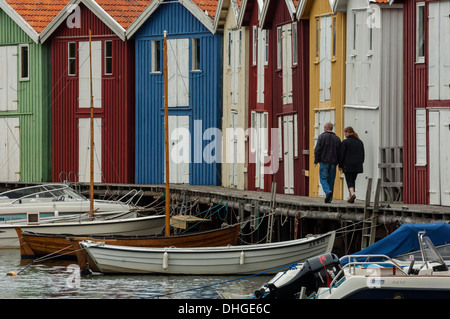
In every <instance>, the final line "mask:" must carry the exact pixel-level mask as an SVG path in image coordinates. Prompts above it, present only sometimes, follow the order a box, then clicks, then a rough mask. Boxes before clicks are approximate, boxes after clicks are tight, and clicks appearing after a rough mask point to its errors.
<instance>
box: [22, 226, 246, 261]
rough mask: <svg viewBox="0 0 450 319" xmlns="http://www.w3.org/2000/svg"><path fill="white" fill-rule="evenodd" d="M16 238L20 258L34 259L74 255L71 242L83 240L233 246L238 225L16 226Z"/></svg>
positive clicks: (117, 242)
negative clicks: (136, 230) (91, 231)
mask: <svg viewBox="0 0 450 319" xmlns="http://www.w3.org/2000/svg"><path fill="white" fill-rule="evenodd" d="M16 231H17V235H18V237H19V240H20V249H21V255H22V258H35V257H41V256H46V255H49V254H56V255H58V254H61V255H64V256H75V255H76V252H75V251H76V250H77V247H79V246H78V245H77V244H75V242H80V241H83V240H90V241H102V242H105V243H106V244H108V245H120V246H136V247H209V246H211V247H214V246H226V245H236V244H237V241H238V237H239V226H238V225H235V226H229V227H224V228H221V229H217V230H211V231H205V232H198V233H191V234H186V235H178V236H170V237H165V236H133V237H129V236H96V237H92V236H89V237H88V236H87V235H85V236H80V237H77V236H74V235H71V234H68V235H63V234H61V235H59V234H58V235H50V234H38V233H30V232H23V231H22V230H21V229H20V228H17V229H16Z"/></svg>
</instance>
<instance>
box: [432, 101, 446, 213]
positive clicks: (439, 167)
mask: <svg viewBox="0 0 450 319" xmlns="http://www.w3.org/2000/svg"><path fill="white" fill-rule="evenodd" d="M428 126H429V132H430V156H429V158H430V165H429V167H430V204H431V205H443V206H450V165H449V164H448V163H449V162H450V148H449V147H448V141H449V140H450V108H446V109H437V110H431V109H430V113H429V124H428Z"/></svg>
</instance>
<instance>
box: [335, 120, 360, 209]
mask: <svg viewBox="0 0 450 319" xmlns="http://www.w3.org/2000/svg"><path fill="white" fill-rule="evenodd" d="M344 136H345V140H344V141H343V142H342V145H341V151H340V156H339V169H340V170H341V171H343V172H344V175H345V181H346V182H347V187H348V191H349V197H348V200H347V202H348V203H354V202H355V199H356V195H355V182H356V177H357V176H358V174H359V173H362V172H363V163H364V143H363V142H362V141H361V140H360V139H359V136H358V134H356V132H355V131H354V130H353V128H352V127H351V126H347V127H346V128H345V129H344Z"/></svg>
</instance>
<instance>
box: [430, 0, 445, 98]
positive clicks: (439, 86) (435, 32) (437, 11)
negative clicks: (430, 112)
mask: <svg viewBox="0 0 450 319" xmlns="http://www.w3.org/2000/svg"><path fill="white" fill-rule="evenodd" d="M428 15H429V18H428V21H429V25H428V30H429V32H428V36H429V37H428V38H429V44H428V50H429V51H428V52H429V54H428V55H429V60H430V61H429V66H428V78H429V83H428V87H429V91H428V94H429V99H430V100H449V99H450V37H449V33H450V1H436V2H430V3H429V14H428Z"/></svg>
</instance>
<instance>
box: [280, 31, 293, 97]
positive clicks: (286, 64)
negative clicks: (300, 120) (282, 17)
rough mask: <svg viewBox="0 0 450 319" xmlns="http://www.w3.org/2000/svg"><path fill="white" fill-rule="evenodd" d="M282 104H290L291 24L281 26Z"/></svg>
mask: <svg viewBox="0 0 450 319" xmlns="http://www.w3.org/2000/svg"><path fill="white" fill-rule="evenodd" d="M281 30H282V31H281V46H282V47H281V53H282V76H283V96H282V100H283V104H292V24H290V23H289V24H286V25H284V26H283V27H282V28H281Z"/></svg>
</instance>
